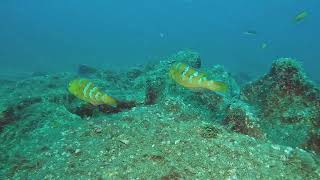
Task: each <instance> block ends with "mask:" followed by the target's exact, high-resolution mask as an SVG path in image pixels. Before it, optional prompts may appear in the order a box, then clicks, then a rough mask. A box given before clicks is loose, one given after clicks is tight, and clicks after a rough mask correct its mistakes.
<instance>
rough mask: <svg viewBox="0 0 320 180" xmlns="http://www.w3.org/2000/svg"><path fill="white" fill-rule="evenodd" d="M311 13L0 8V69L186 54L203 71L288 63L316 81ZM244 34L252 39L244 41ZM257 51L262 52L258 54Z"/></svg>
mask: <svg viewBox="0 0 320 180" xmlns="http://www.w3.org/2000/svg"><path fill="white" fill-rule="evenodd" d="M319 7H320V2H319V1H317V0H309V1H303V0H282V1H277V0H269V1H255V0H249V1H248V0H247V1H244V0H240V1H237V2H235V1H222V0H220V1H210V0H201V1H197V0H164V1H150V0H144V1H129V0H127V1H111V0H108V1H96V2H87V1H76V0H71V1H67V2H66V1H60V0H59V1H54V2H43V1H36V0H31V1H26V2H24V1H23V2H22V1H17V0H13V1H8V0H4V1H1V3H0V19H1V21H0V26H1V29H0V39H1V41H0V47H1V48H0V56H1V57H0V59H1V67H2V68H4V69H6V70H7V69H8V68H9V69H10V70H17V71H39V70H43V71H64V70H73V69H75V66H76V65H77V64H79V63H85V64H89V65H93V66H96V67H110V66H115V67H119V66H132V65H135V64H143V63H144V62H146V61H149V60H153V59H157V58H159V57H163V56H168V55H169V54H172V53H174V52H176V51H178V50H181V49H186V48H190V49H193V50H196V51H197V52H199V53H200V54H201V56H202V58H203V61H204V64H206V65H213V64H223V65H225V66H226V67H227V68H228V69H230V70H231V71H240V72H242V71H244V72H249V73H260V72H262V71H264V70H266V69H267V68H268V67H269V64H270V62H271V61H272V60H274V59H276V58H279V57H293V58H297V59H298V60H300V61H302V62H303V63H304V64H305V68H306V69H307V72H308V73H310V74H312V76H313V77H314V78H317V77H318V75H317V71H318V67H319V62H318V59H320V52H319V51H318V44H319V41H320V35H319V32H320V25H319V19H320V11H319ZM303 10H305V11H307V12H308V13H309V16H308V17H307V18H306V19H305V20H304V21H303V22H301V23H298V24H297V23H295V22H294V21H293V18H294V16H295V15H296V14H297V13H299V12H301V11H303ZM248 30H254V31H256V32H257V35H253V36H250V35H249V36H248V35H244V34H243V32H245V31H248ZM262 43H266V44H267V48H265V49H261V44H262ZM243 65H244V66H243ZM252 67H254V68H252Z"/></svg>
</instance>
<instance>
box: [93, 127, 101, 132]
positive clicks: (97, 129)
mask: <svg viewBox="0 0 320 180" xmlns="http://www.w3.org/2000/svg"><path fill="white" fill-rule="evenodd" d="M94 131H95V132H96V133H101V132H102V129H101V128H95V129H94Z"/></svg>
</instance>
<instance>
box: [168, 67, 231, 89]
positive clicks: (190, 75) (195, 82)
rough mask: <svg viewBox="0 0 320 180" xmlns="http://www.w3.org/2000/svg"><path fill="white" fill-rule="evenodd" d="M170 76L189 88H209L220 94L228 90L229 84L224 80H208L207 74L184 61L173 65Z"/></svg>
mask: <svg viewBox="0 0 320 180" xmlns="http://www.w3.org/2000/svg"><path fill="white" fill-rule="evenodd" d="M169 75H170V77H171V78H172V79H173V80H174V81H175V82H177V83H178V84H180V85H182V86H184V87H186V88H189V89H208V90H210V91H214V92H216V93H218V94H220V95H224V94H226V93H227V92H228V85H227V84H225V83H223V82H218V81H213V80H208V79H207V75H206V74H205V73H203V72H199V71H197V70H196V69H194V68H192V67H190V66H188V65H187V64H184V63H175V64H173V65H172V66H171V68H170V72H169Z"/></svg>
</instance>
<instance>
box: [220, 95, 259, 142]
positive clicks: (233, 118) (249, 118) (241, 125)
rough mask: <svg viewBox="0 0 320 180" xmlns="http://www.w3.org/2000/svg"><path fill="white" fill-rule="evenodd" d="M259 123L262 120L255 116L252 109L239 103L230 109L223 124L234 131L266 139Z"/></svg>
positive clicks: (233, 104) (235, 103)
mask: <svg viewBox="0 0 320 180" xmlns="http://www.w3.org/2000/svg"><path fill="white" fill-rule="evenodd" d="M259 121H260V119H259V118H258V117H257V116H256V115H255V112H254V111H253V110H252V107H249V106H248V105H247V104H245V103H243V102H241V101H239V102H233V103H232V104H231V105H230V106H229V107H228V109H227V113H226V116H225V117H224V119H223V121H222V123H223V124H224V125H226V126H227V127H229V128H230V129H231V130H232V131H235V132H238V133H241V134H246V135H249V136H251V137H255V138H260V139H264V138H265V134H264V132H263V131H262V129H261V128H260V126H259V124H258V122H259Z"/></svg>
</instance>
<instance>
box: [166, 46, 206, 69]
mask: <svg viewBox="0 0 320 180" xmlns="http://www.w3.org/2000/svg"><path fill="white" fill-rule="evenodd" d="M168 59H169V61H170V62H182V63H185V64H188V65H189V66H191V67H193V68H200V67H201V58H200V55H199V53H197V52H194V51H191V50H185V51H179V52H177V53H176V54H174V55H172V56H171V57H169V58H168Z"/></svg>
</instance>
